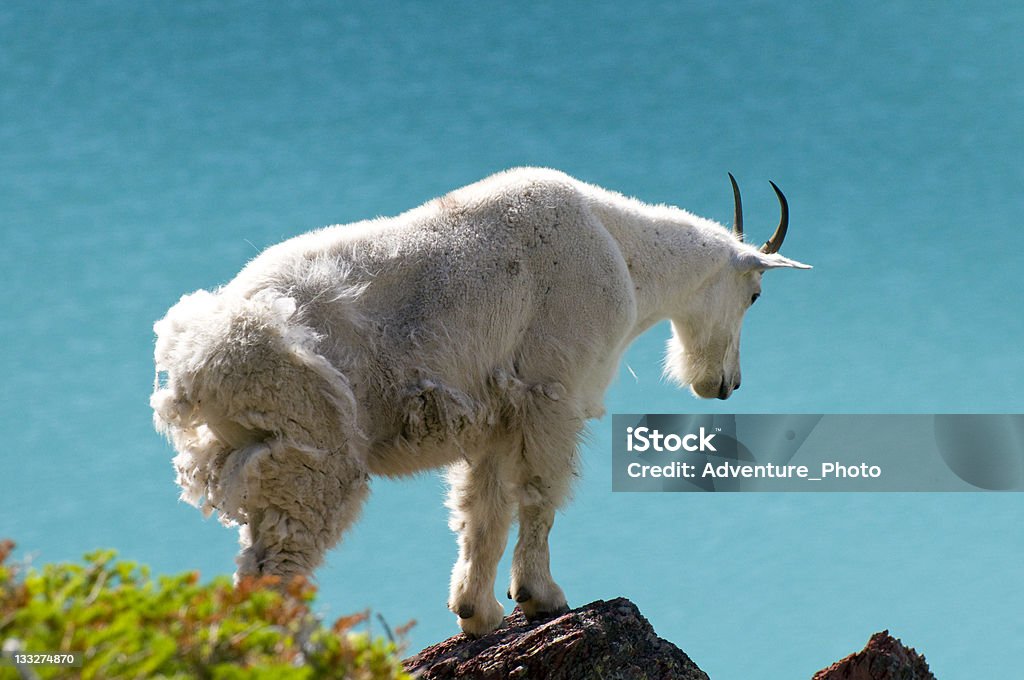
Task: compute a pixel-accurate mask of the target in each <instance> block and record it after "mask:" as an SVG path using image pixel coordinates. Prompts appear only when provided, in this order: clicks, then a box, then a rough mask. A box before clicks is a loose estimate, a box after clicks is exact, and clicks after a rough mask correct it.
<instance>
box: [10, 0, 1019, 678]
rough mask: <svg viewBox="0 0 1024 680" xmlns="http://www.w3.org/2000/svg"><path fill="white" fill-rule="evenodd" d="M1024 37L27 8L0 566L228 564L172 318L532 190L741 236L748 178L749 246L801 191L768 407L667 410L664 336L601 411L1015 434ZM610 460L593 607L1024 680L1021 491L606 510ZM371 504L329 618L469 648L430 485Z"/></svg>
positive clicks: (559, 534)
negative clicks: (367, 612)
mask: <svg viewBox="0 0 1024 680" xmlns="http://www.w3.org/2000/svg"><path fill="white" fill-rule="evenodd" d="M1022 35H1024V6H1020V5H1014V4H1013V3H1006V2H1001V1H1000V2H986V1H981V2H972V3H969V4H965V3H929V2H909V1H906V0H901V1H892V2H887V3H840V2H813V3H811V2H785V3H783V2H759V1H750V0H744V1H739V0H737V1H736V2H731V3H690V2H653V1H641V2H631V3H621V2H563V3H551V4H540V3H530V2H516V3H469V2H436V3H429V4H428V3H412V2H405V3H366V2H352V3H329V2H301V3H300V2H294V1H293V2H275V3H266V4H252V3H238V2H221V1H217V2H213V1H208V2H180V3H169V2H168V3H158V2H124V1H120V2H118V1H99V0H83V1H81V2H48V3H36V2H25V1H22V0H13V1H8V2H4V3H2V4H0V290H2V291H3V295H2V300H3V301H2V303H0V305H2V306H0V348H2V351H0V376H2V377H0V380H2V383H0V384H2V393H0V433H2V435H3V438H4V443H3V447H2V453H0V462H2V464H0V536H4V535H5V536H11V537H12V538H14V539H16V540H17V541H18V543H19V545H20V546H21V550H20V554H21V555H23V556H24V555H33V556H34V559H36V560H39V561H42V560H58V559H72V558H76V557H78V556H79V555H80V554H81V553H82V552H84V551H86V550H89V549H92V548H95V547H98V546H113V547H116V548H117V549H119V550H120V551H121V553H122V554H123V555H125V556H127V557H130V558H133V559H139V560H143V561H145V562H148V563H151V564H152V565H153V566H154V567H155V568H157V569H158V570H162V571H180V570H186V569H200V570H201V571H202V573H203V574H204V575H212V574H216V573H224V572H228V571H230V570H231V569H232V568H233V564H232V557H233V554H234V552H235V544H234V541H235V538H234V535H233V533H232V532H230V531H227V530H225V529H223V528H221V527H220V526H219V525H217V524H216V523H215V522H213V521H206V522H204V521H203V520H202V519H201V516H200V515H199V514H198V513H197V512H196V511H195V510H193V509H192V508H190V507H188V506H185V505H183V504H180V503H178V502H177V501H176V488H175V486H174V485H173V473H172V470H171V467H170V465H169V462H168V461H169V458H170V456H171V451H170V448H169V447H168V445H167V444H166V443H164V442H163V441H162V440H161V439H160V438H159V437H158V436H157V435H156V434H155V433H154V432H153V431H152V428H151V425H150V413H149V408H148V405H147V399H148V394H149V392H150V390H151V385H152V359H151V354H152V331H151V327H152V322H153V321H154V320H155V319H157V318H159V317H160V316H162V314H163V313H164V311H165V310H166V309H167V307H169V306H170V305H171V304H172V303H173V302H174V301H175V300H177V298H178V297H179V296H180V295H181V294H182V293H185V292H189V291H191V290H194V289H196V288H199V287H212V286H216V285H217V284H219V283H222V282H225V281H226V280H228V279H229V278H230V277H231V276H233V274H234V273H235V272H236V271H237V270H238V269H239V268H240V267H241V266H242V265H243V264H244V263H245V262H246V261H247V260H248V259H249V258H251V257H252V256H253V255H255V254H256V252H257V251H259V250H260V249H262V248H263V247H265V246H267V245H270V244H272V243H275V242H277V241H279V240H281V239H283V238H286V237H288V236H290V235H293V234H296V233H299V232H302V231H305V230H308V229H311V228H314V227H317V226H321V225H324V224H328V223H343V222H349V221H354V220H357V219H361V218H365V217H370V216H374V215H389V214H394V213H397V212H400V211H402V210H404V209H406V208H409V207H412V206H414V205H416V204H418V203H420V202H422V201H424V200H427V199H429V198H431V197H433V196H436V195H439V194H441V193H443V192H445V191H447V190H449V189H451V188H454V187H456V186H459V185H462V184H465V183H468V182H471V181H473V180H475V179H477V178H480V177H482V176H484V175H486V174H489V173H491V172H493V171H496V170H499V169H503V168H506V167H509V166H513V165H522V164H535V165H549V166H554V167H558V168H560V169H563V170H565V171H567V172H570V173H572V174H574V175H576V176H579V177H580V178H582V179H585V180H587V181H591V182H595V183H598V184H601V185H605V186H608V187H611V188H615V189H618V190H621V191H624V192H626V193H630V194H634V195H636V196H638V197H640V198H642V199H645V200H648V201H652V202H667V203H673V204H677V205H681V206H683V207H686V208H688V209H690V210H692V211H694V212H696V213H698V214H702V215H706V216H709V217H713V218H715V219H718V220H720V221H723V222H727V221H728V220H729V219H730V218H731V210H732V208H731V196H730V192H729V187H728V181H727V178H726V174H725V173H726V171H732V172H733V173H734V174H736V176H737V177H738V179H739V180H740V183H741V186H742V187H743V189H744V196H745V203H746V209H747V210H746V212H747V223H748V224H747V231H748V233H751V234H752V235H753V236H754V237H761V238H766V237H767V236H768V235H769V233H770V230H771V229H772V228H773V226H774V224H775V222H776V219H777V212H776V211H777V206H776V204H775V200H774V196H773V195H772V193H771V191H770V189H769V187H768V184H767V180H768V179H774V180H775V181H776V182H777V183H778V184H779V185H780V186H781V187H782V188H783V190H784V191H785V192H786V194H787V196H788V197H789V200H790V204H791V207H792V226H791V230H790V235H789V237H788V238H787V240H786V245H785V247H784V252H785V253H786V254H788V255H790V256H791V257H795V258H797V259H800V260H803V261H806V262H810V263H812V264H814V265H815V269H814V270H813V271H811V272H796V271H784V272H772V273H770V274H769V275H767V276H766V279H765V294H764V296H763V298H762V299H761V300H760V301H759V302H758V304H757V306H756V307H755V308H754V309H753V310H752V312H751V314H750V315H749V317H748V321H747V323H746V325H745V327H744V345H743V360H744V362H743V389H742V390H741V391H740V392H738V393H737V394H736V395H735V396H734V397H733V398H732V399H731V400H730V401H729V402H726V403H722V402H703V401H698V400H696V399H694V398H693V397H691V396H690V395H689V394H688V393H686V392H683V391H679V390H677V389H675V388H673V387H671V386H670V385H668V384H666V383H664V382H662V380H661V378H660V366H659V364H660V356H661V351H662V345H663V342H664V340H665V339H666V338H667V336H668V331H667V328H666V327H665V326H659V327H657V328H655V329H653V330H652V331H651V332H649V333H648V334H647V335H645V336H644V337H642V338H641V339H640V340H639V341H638V342H637V343H636V344H635V345H634V346H633V347H632V348H631V350H630V351H629V353H628V355H627V356H626V357H625V360H624V365H623V368H622V370H621V372H620V376H619V378H618V380H617V381H616V383H615V384H614V385H613V387H612V389H611V391H610V392H609V394H608V398H607V407H608V411H609V413H611V412H615V411H619V412H648V413H658V412H714V411H723V410H725V411H729V412H766V413H801V412H810V413H822V412H825V413H841V412H852V413H876V412H877V413H887V412H907V413H929V412H953V413H959V412H963V413H974V412H981V413H984V412H1020V411H1022V410H1024V397H1022V395H1021V391H1020V386H1021V384H1022V382H1024V352H1022V351H1021V339H1022V337H1024V320H1022V319H1024V315H1022V311H1024V305H1022V298H1021V292H1020V286H1019V285H1018V280H1019V270H1020V266H1021V255H1020V253H1021V252H1022V246H1024V237H1022V225H1021V219H1020V214H1021V209H1022V208H1024V200H1022V198H1024V193H1022V187H1024V164H1022V152H1024V117H1022V116H1021V111H1022V110H1024V77H1022V74H1024V41H1022V40H1021V36H1022ZM627 364H628V366H629V367H631V368H632V371H633V372H635V375H636V377H634V376H633V375H632V374H631V373H630V371H629V370H627V369H626V365H627ZM609 432H610V419H607V418H606V419H605V420H602V421H600V422H596V423H594V424H593V426H592V428H591V434H590V436H589V438H588V440H587V442H586V445H585V447H584V448H585V450H584V455H583V460H584V463H583V477H582V480H581V481H580V483H579V484H578V486H577V492H576V500H575V503H574V504H573V505H572V506H571V507H570V508H569V509H568V511H567V512H566V513H564V515H563V516H561V517H560V519H559V520H558V522H557V524H556V528H555V531H554V535H553V569H554V572H555V574H556V577H557V578H558V579H559V580H560V582H561V584H562V585H563V586H564V588H565V590H566V592H567V594H568V596H569V598H570V600H571V602H572V603H574V604H582V603H585V602H588V601H590V600H593V599H597V598H611V597H614V596H619V595H625V596H628V597H630V598H631V599H633V600H634V601H635V602H636V603H637V604H638V605H639V606H640V608H641V609H642V610H643V611H644V612H645V613H646V614H647V615H648V616H649V618H650V619H651V621H652V622H653V624H654V626H655V628H656V629H657V630H658V632H659V633H660V634H661V635H662V636H664V637H666V638H668V639H670V640H672V641H674V642H676V643H678V644H679V645H680V646H681V647H683V648H684V649H685V650H686V651H687V652H688V653H689V654H690V655H691V656H692V657H693V658H694V659H695V660H696V661H697V663H698V664H700V666H701V667H702V668H704V669H705V670H706V671H707V672H708V673H709V674H710V675H711V677H713V678H715V679H716V680H722V679H728V678H738V679H741V678H793V677H810V675H811V674H812V673H813V672H814V671H815V670H817V669H819V668H821V667H823V666H825V665H827V664H828V663H830V662H831V661H833V660H835V659H837V658H839V657H841V656H844V655H846V654H847V653H849V652H852V651H854V650H856V649H859V648H860V647H861V646H862V645H863V644H864V642H865V641H866V640H867V638H868V636H869V635H870V634H871V633H872V632H874V631H876V630H880V629H883V628H889V629H890V630H891V631H892V632H893V634H894V635H897V636H899V637H902V638H903V639H904V640H906V641H907V642H909V643H910V644H912V645H914V646H916V647H917V648H918V649H921V650H923V651H924V652H925V654H926V655H927V657H928V660H929V662H930V663H931V665H932V669H933V670H934V672H935V673H936V675H937V676H938V677H940V678H942V680H949V679H952V678H1010V677H1013V674H1014V673H1016V672H1017V669H1018V668H1019V666H1018V665H1017V663H1016V661H1015V659H1016V656H1017V653H1018V652H1019V650H1020V644H1021V641H1022V640H1024V623H1022V618H1021V612H1022V611H1024V590H1022V589H1021V588H1020V584H1021V577H1022V571H1021V564H1022V561H1024V536H1022V532H1021V526H1022V519H1024V497H1022V496H1021V495H1019V494H985V493H974V494H957V495H953V494H949V495H946V494H916V495H915V494H889V495H874V494H828V495H824V494H822V495H819V494H801V495H795V494H794V495H789V494H773V495H769V494H708V495H704V494H644V495H640V494H612V493H611V491H610V488H611V482H610V475H611V469H610V458H611V454H610V451H611V446H610V441H609ZM374 487H375V493H374V496H373V498H372V500H371V501H370V503H369V504H368V505H367V507H366V510H365V512H364V516H363V520H362V522H361V523H360V524H359V525H358V526H357V527H356V528H355V529H354V530H353V532H352V533H351V534H350V536H349V537H348V538H347V540H346V541H345V542H344V543H343V544H342V546H341V547H340V548H339V549H337V550H335V551H334V552H332V553H331V555H330V558H329V564H328V566H327V567H325V568H324V569H322V570H321V571H320V573H319V579H320V583H321V586H322V591H321V592H322V594H321V598H320V601H321V602H322V603H323V605H324V607H325V608H326V609H327V611H328V613H329V614H334V615H340V614H342V613H347V612H351V611H354V610H358V609H361V608H364V607H373V608H374V610H375V611H379V612H382V613H383V615H384V616H385V617H386V618H387V620H388V621H389V622H391V624H392V625H396V624H399V623H402V622H404V621H406V620H408V619H410V618H416V619H417V620H418V621H419V625H418V626H417V627H416V628H415V629H414V630H413V633H412V637H411V647H412V649H413V651H415V649H418V648H419V647H421V646H423V645H425V644H428V643H430V642H433V641H436V640H438V639H440V638H442V637H445V636H447V635H449V634H451V633H453V632H454V631H455V623H454V619H453V617H452V616H451V615H450V614H449V613H448V612H447V611H446V609H445V606H444V603H445V599H446V596H447V577H448V570H449V568H450V566H451V562H452V561H453V559H454V555H455V546H454V539H453V537H452V535H451V534H450V533H449V531H448V529H447V527H446V524H445V513H444V511H443V508H442V506H441V497H442V494H443V490H442V483H441V482H440V480H439V478H438V477H436V476H432V475H428V476H423V477H421V478H418V479H416V480H413V481H406V482H402V483H390V482H375V483H374ZM506 568H507V563H506V564H505V565H503V567H502V569H503V572H504V570H505V569H506ZM504 579H505V577H504V575H502V576H501V577H500V578H499V583H498V590H499V591H500V593H501V594H502V595H503V594H504Z"/></svg>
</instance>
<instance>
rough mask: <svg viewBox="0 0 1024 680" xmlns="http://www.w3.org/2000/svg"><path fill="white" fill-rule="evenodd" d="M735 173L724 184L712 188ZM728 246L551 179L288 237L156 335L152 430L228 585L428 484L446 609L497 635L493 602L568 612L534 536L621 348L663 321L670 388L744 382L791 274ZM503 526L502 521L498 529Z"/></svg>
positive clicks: (667, 218) (505, 179) (772, 245)
mask: <svg viewBox="0 0 1024 680" xmlns="http://www.w3.org/2000/svg"><path fill="white" fill-rule="evenodd" d="M730 180H732V175H730ZM732 182H733V191H734V200H735V227H734V230H733V231H732V232H730V231H729V230H727V229H724V228H722V227H721V226H720V225H718V224H716V223H714V222H712V221H709V220H705V219H702V218H700V217H696V216H694V215H692V214H690V213H688V212H685V211H683V210H680V209H678V208H673V207H667V206H654V205H648V204H645V203H642V202H640V201H638V200H635V199H632V198H627V197H625V196H623V195H621V194H618V193H614V192H611V191H607V190H605V189H601V188H599V187H596V186H592V185H589V184H585V183H583V182H581V181H578V180H576V179H573V178H571V177H569V176H567V175H565V174H562V173H560V172H556V171H553V170H546V169H534V168H522V169H515V170H510V171H506V172H504V173H500V174H497V175H494V176H492V177H489V178H487V179H484V180H482V181H480V182H477V183H475V184H472V185H470V186H467V187H464V188H462V189H458V190H456V191H453V192H451V193H449V194H447V195H445V196H443V197H441V198H438V199H435V200H432V201H430V202H428V203H426V204H424V205H422V206H420V207H418V208H415V209H413V210H410V211H408V212H406V213H404V214H402V215H399V216H397V217H393V218H388V219H376V220H369V221H364V222H358V223H355V224H352V225H348V226H333V227H327V228H324V229H321V230H319V231H314V232H311V233H308V234H305V235H301V236H298V237H295V238H292V239H290V240H288V241H285V242H284V243H281V244H279V245H276V246H273V247H271V248H269V249H267V250H266V251H265V252H263V253H262V254H261V255H259V256H258V257H256V258H255V259H254V260H252V261H251V262H250V263H249V264H248V265H247V266H246V267H245V268H244V269H243V270H242V272H241V273H240V274H239V275H238V276H237V277H236V278H235V279H234V280H232V281H231V282H230V283H228V284H226V285H225V286H223V287H221V288H220V289H218V290H216V291H214V292H207V291H202V290H200V291H198V292H196V293H193V294H191V295H186V296H184V297H182V298H181V300H180V301H179V302H178V303H177V304H176V305H174V306H173V307H172V308H171V309H170V310H169V311H168V312H167V315H166V316H165V317H164V318H163V319H162V320H160V321H159V322H157V323H156V325H155V331H156V334H157V340H156V370H157V379H156V385H155V386H154V393H153V396H152V398H151V405H152V407H153V410H154V414H155V415H154V422H155V424H156V426H157V428H158V429H159V430H161V431H162V432H164V433H165V434H166V435H167V436H168V437H169V438H170V440H171V441H172V443H173V445H174V447H175V449H176V450H177V455H176V457H175V458H174V464H175V467H176V469H177V482H178V484H179V485H180V486H181V487H182V494H181V495H182V498H183V499H184V500H186V501H188V502H189V503H192V504H193V505H196V506H198V507H200V508H201V509H202V510H203V511H204V513H206V514H207V515H209V514H210V513H211V512H213V511H217V513H218V514H219V516H220V519H221V521H222V522H224V523H225V524H228V525H233V524H238V525H240V527H241V528H240V534H241V536H240V543H241V548H242V549H241V552H240V554H239V557H238V559H237V564H238V571H237V575H245V574H278V575H291V574H309V573H311V572H312V571H313V570H314V569H315V568H316V567H317V566H318V564H319V563H320V562H321V561H322V559H323V556H324V553H325V551H327V550H328V549H329V548H330V547H331V546H333V545H334V544H335V543H337V541H338V540H339V538H340V537H341V535H342V533H343V531H344V530H345V529H346V528H347V527H348V526H349V525H350V524H351V523H352V522H353V521H354V520H355V519H356V516H357V514H358V513H359V509H360V506H361V504H362V502H363V500H364V499H365V497H366V495H367V492H368V480H369V478H370V476H371V475H385V476H390V477H393V476H402V475H410V474H413V473H416V472H420V471H422V470H426V469H430V468H437V467H442V466H444V467H446V468H447V478H448V482H449V484H450V494H449V498H448V506H449V508H450V509H451V527H452V529H453V530H454V531H455V532H456V533H457V534H458V546H459V556H458V561H457V563H456V565H455V568H454V571H453V573H452V579H451V588H450V597H449V602H448V607H449V608H450V609H451V611H452V612H454V613H455V614H456V615H457V616H458V621H459V626H460V627H461V628H462V630H463V631H465V632H466V633H467V634H470V635H474V636H478V635H483V634H485V633H488V632H490V631H491V630H493V629H494V628H496V627H497V626H498V625H499V624H500V622H501V619H502V616H503V614H504V611H503V608H502V606H501V604H499V602H498V601H497V600H496V599H495V597H494V580H495V571H496V568H497V564H498V561H499V559H500V557H501V555H502V553H503V551H504V549H505V544H506V541H507V538H508V530H509V527H510V526H511V523H512V521H513V519H517V520H518V525H519V539H518V542H517V543H516V546H515V552H514V556H513V561H512V574H511V584H510V587H509V596H510V597H511V598H513V599H514V600H515V601H516V602H517V603H519V605H520V607H522V609H523V611H524V612H525V614H526V616H527V617H528V618H530V619H535V618H540V617H543V616H546V615H550V614H552V613H555V612H559V611H562V610H564V609H565V608H566V599H565V595H564V594H563V593H562V589H561V588H560V587H559V586H558V585H557V584H556V583H555V581H554V580H553V579H552V577H551V573H550V570H549V559H548V533H549V531H550V529H551V526H552V522H553V520H554V515H555V510H556V509H557V508H558V507H559V506H561V505H562V504H563V502H564V501H565V499H566V497H567V494H568V491H569V486H570V481H571V479H572V478H573V475H574V471H575V469H576V455H577V445H578V440H579V436H580V432H581V429H582V428H583V424H584V422H585V421H586V420H587V419H588V418H597V417H600V416H601V415H602V413H603V408H602V399H603V393H604V391H605V389H606V388H607V386H608V384H609V382H610V381H611V379H612V377H613V375H614V374H615V371H616V367H617V364H618V361H619V358H620V356H621V355H622V353H623V351H625V349H626V347H627V346H628V345H629V344H630V342H632V340H633V339H634V338H636V337H637V336H638V335H640V334H641V333H642V332H644V330H646V329H647V328H649V327H650V326H652V325H653V324H654V323H655V322H657V321H659V320H661V319H666V318H667V319H670V320H671V325H672V338H671V340H670V341H669V345H668V352H667V356H666V360H665V365H666V373H667V374H668V375H669V376H671V377H672V378H674V379H675V380H677V381H678V382H679V383H681V384H688V385H690V386H691V388H692V390H693V392H694V393H695V394H696V395H698V396H700V397H717V398H719V399H726V398H728V397H729V395H730V394H731V393H732V391H733V390H735V389H737V388H738V387H739V386H740V363H739V337H740V325H741V322H742V319H743V316H744V314H745V312H746V311H747V308H748V307H750V305H751V303H752V302H753V301H754V300H756V299H757V297H758V296H759V295H760V290H761V274H762V272H764V271H765V270H767V269H774V268H778V267H795V268H808V267H807V265H804V264H801V263H799V262H795V261H793V260H790V259H787V258H785V257H783V256H781V255H779V254H778V250H779V246H780V245H781V244H782V240H783V238H784V237H785V234H786V227H787V222H788V209H787V206H786V201H785V198H784V196H783V195H782V193H781V192H780V191H779V190H778V188H777V187H775V185H774V184H772V186H773V187H774V188H775V191H776V193H777V195H778V199H779V201H780V203H781V206H782V220H781V222H780V224H779V226H778V228H777V230H776V231H775V234H774V235H773V236H772V237H771V239H769V240H768V242H767V243H765V244H764V246H762V247H761V248H757V247H755V246H751V245H748V244H746V243H744V242H743V233H742V208H741V204H740V195H739V189H738V188H737V187H736V183H735V180H732ZM516 515H517V516H516Z"/></svg>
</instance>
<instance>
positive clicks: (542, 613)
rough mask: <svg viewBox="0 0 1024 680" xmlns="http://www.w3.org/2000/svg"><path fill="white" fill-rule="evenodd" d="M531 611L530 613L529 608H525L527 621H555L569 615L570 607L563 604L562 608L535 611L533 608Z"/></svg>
mask: <svg viewBox="0 0 1024 680" xmlns="http://www.w3.org/2000/svg"><path fill="white" fill-rule="evenodd" d="M520 606H522V605H520ZM529 609H530V610H531V611H529V612H528V611H527V608H525V607H524V608H523V615H524V616H526V620H527V621H529V622H531V623H532V622H534V621H546V620H547V619H553V618H556V617H559V616H561V615H562V614H567V613H568V612H569V605H568V604H563V605H561V606H560V607H553V608H551V609H539V608H537V609H534V608H532V607H530V608H529Z"/></svg>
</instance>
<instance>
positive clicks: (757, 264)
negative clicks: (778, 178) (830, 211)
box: [666, 174, 811, 399]
mask: <svg viewBox="0 0 1024 680" xmlns="http://www.w3.org/2000/svg"><path fill="white" fill-rule="evenodd" d="M729 180H730V181H731V182H732V189H733V199H734V201H735V211H736V212H735V218H734V223H733V234H734V236H735V239H733V241H732V242H731V253H730V254H729V255H728V257H726V258H723V263H722V264H721V266H720V267H718V268H717V269H716V270H715V271H714V272H713V273H712V274H711V275H710V276H708V278H707V279H706V280H705V281H704V282H703V283H702V284H701V285H700V286H699V288H698V289H697V291H696V293H695V294H694V295H692V296H689V299H688V301H687V304H686V305H685V306H684V308H683V309H681V310H679V314H678V315H677V316H674V317H673V319H672V338H671V340H669V345H668V354H667V356H666V372H667V373H668V374H669V375H670V376H672V377H673V378H675V379H676V380H678V381H679V382H680V383H682V384H688V385H690V389H691V390H693V393H694V394H696V395H697V396H698V397H703V398H705V399H710V398H712V397H717V398H718V399H728V398H729V396H730V395H731V394H732V393H733V391H734V390H736V389H739V386H740V327H741V326H742V324H743V317H744V315H745V314H746V312H747V309H749V308H750V306H751V305H752V304H754V302H755V301H756V300H757V299H758V298H759V297H760V296H761V275H762V274H763V273H764V272H765V271H766V270H768V269H778V268H782V267H790V268H794V269H810V268H811V267H810V265H806V264H803V263H801V262H797V261H795V260H790V259H788V258H786V257H783V256H782V255H779V248H780V247H781V246H782V241H783V239H785V238H786V229H787V227H788V226H789V206H788V204H787V202H786V197H785V196H784V195H783V194H782V192H781V191H780V190H779V188H778V187H777V186H775V183H774V182H772V183H771V185H772V188H773V189H774V190H775V194H776V195H777V196H778V199H779V204H780V207H781V211H782V216H781V219H780V220H779V226H778V227H777V228H776V229H775V233H774V234H773V235H772V237H771V238H770V239H768V241H767V242H765V244H764V245H763V246H761V247H760V248H757V247H755V246H751V245H748V244H745V243H743V205H742V202H741V201H740V190H739V187H738V186H737V185H736V180H735V178H734V177H733V176H732V174H730V175H729Z"/></svg>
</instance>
